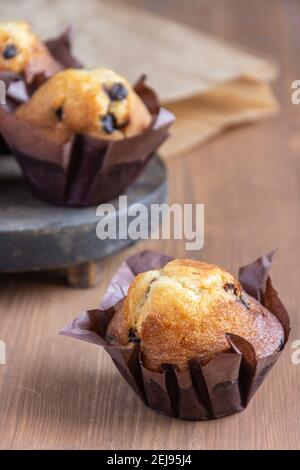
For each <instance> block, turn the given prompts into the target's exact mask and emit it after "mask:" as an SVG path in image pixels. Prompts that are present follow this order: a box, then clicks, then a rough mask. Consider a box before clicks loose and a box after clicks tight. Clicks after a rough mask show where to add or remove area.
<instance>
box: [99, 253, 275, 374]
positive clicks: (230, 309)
mask: <svg viewBox="0 0 300 470" xmlns="http://www.w3.org/2000/svg"><path fill="white" fill-rule="evenodd" d="M226 333H231V334H235V335H238V336H241V337H242V338H244V339H245V340H247V341H248V342H249V343H250V344H251V345H252V346H253V348H254V350H255V355H256V358H257V359H260V358H264V357H267V356H270V355H272V354H274V353H275V352H277V351H279V350H280V349H281V347H282V344H283V342H284V331H283V328H282V326H281V324H280V323H279V321H278V320H277V319H276V317H275V316H274V315H273V314H272V313H271V312H270V311H268V310H267V309H266V308H265V307H264V306H263V305H262V304H261V303H260V302H258V301H257V300H256V299H254V298H253V297H251V296H250V295H248V294H247V293H246V292H245V291H244V290H243V289H242V286H241V284H240V283H239V282H238V281H237V280H236V279H235V278H234V277H233V276H232V275H231V274H229V273H227V272H226V271H224V270H223V269H221V268H219V267H218V266H215V265H212V264H208V263H204V262H201V261H193V260H184V259H177V260H174V261H171V262H169V263H168V264H166V265H165V266H164V267H163V268H162V269H159V270H153V271H147V272H144V273H141V274H139V275H137V276H136V278H135V279H134V281H133V282H132V283H131V285H130V287H129V291H128V295H127V296H126V298H125V301H124V305H123V307H122V308H120V309H118V310H117V312H116V314H115V315H114V317H113V319H112V321H111V322H110V324H109V326H108V329H107V339H108V340H109V341H113V342H116V343H117V344H123V345H126V344H129V343H130V342H140V347H141V353H142V358H143V363H144V365H145V367H147V369H149V370H151V371H160V370H161V366H162V364H172V365H175V366H177V368H178V370H179V371H184V370H186V369H187V368H188V363H189V361H190V360H191V359H194V358H201V357H202V358H203V357H205V359H206V360H207V359H208V358H213V357H214V356H216V355H218V354H219V353H222V352H228V351H229V350H230V346H229V344H228V341H227V339H226Z"/></svg>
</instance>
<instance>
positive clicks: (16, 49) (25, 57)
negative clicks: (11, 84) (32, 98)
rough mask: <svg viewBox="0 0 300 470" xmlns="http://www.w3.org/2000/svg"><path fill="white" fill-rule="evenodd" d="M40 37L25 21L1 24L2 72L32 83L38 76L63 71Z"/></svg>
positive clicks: (0, 66)
mask: <svg viewBox="0 0 300 470" xmlns="http://www.w3.org/2000/svg"><path fill="white" fill-rule="evenodd" d="M61 69H62V67H61V65H60V64H59V63H58V62H57V61H56V60H55V59H54V58H53V57H52V55H51V54H50V52H49V50H48V49H47V47H46V46H45V44H44V43H43V41H42V40H41V39H39V37H38V36H37V35H36V34H34V32H33V31H32V29H31V26H30V25H29V23H27V22H25V21H5V22H0V72H12V73H15V74H18V75H21V76H24V77H25V78H26V81H27V83H30V82H31V81H32V80H33V79H34V77H35V76H36V75H38V74H39V73H42V72H45V70H46V71H47V73H48V74H49V75H53V74H54V73H56V72H58V71H59V70H61Z"/></svg>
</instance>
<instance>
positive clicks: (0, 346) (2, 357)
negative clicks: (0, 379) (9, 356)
mask: <svg viewBox="0 0 300 470" xmlns="http://www.w3.org/2000/svg"><path fill="white" fill-rule="evenodd" d="M5 364H6V345H5V343H4V341H0V366H1V365H3V366H4V365H5Z"/></svg>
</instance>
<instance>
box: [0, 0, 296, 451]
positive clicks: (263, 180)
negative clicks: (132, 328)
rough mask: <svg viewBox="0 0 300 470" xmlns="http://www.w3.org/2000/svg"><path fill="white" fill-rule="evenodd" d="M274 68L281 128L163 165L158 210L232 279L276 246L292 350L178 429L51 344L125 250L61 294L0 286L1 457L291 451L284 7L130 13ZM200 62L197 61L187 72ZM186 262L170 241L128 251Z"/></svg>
mask: <svg viewBox="0 0 300 470" xmlns="http://www.w3.org/2000/svg"><path fill="white" fill-rule="evenodd" d="M130 3H132V4H137V5H142V6H144V7H145V8H146V9H149V10H152V11H154V12H156V13H159V14H162V15H165V16H168V17H170V18H174V19H177V20H180V21H182V22H184V23H186V24H189V25H192V26H194V27H196V28H198V27H199V28H201V29H203V30H205V31H208V32H211V33H213V34H216V35H218V36H219V37H223V38H225V39H227V40H230V41H233V42H236V43H238V44H241V45H244V46H246V47H250V48H253V49H256V50H257V51H258V52H259V51H260V52H262V53H264V54H269V55H271V56H273V57H274V58H276V60H277V61H278V63H279V65H280V68H281V77H280V79H279V80H278V82H277V83H276V84H275V92H276V95H277V97H278V99H279V101H280V103H281V106H282V110H281V113H280V116H279V117H277V118H275V119H272V120H266V121H263V122H259V123H257V124H254V125H251V126H246V127H240V128H238V129H234V130H231V131H230V132H227V133H226V134H225V135H223V136H221V137H219V138H217V139H215V140H213V141H211V142H210V143H208V144H207V145H205V146H204V147H201V148H198V149H196V150H194V151H193V152H191V153H189V154H187V155H184V156H183V157H182V158H181V159H177V160H176V161H173V162H170V164H169V181H170V182H169V187H170V200H171V201H173V202H175V201H176V202H181V203H183V202H188V203H190V202H192V201H193V202H201V203H205V222H206V229H205V247H204V249H203V250H202V251H201V252H200V253H188V256H195V257H197V258H202V259H206V260H209V261H211V262H215V263H219V264H221V265H224V266H225V267H226V268H227V269H228V270H231V271H232V272H237V269H238V267H239V265H241V264H244V263H246V262H248V261H251V260H253V259H254V258H256V257H257V256H258V255H260V254H262V253H265V252H267V251H268V250H270V249H272V248H273V247H275V246H278V247H279V248H280V249H279V252H278V254H277V256H276V261H275V264H274V268H273V274H272V276H273V279H274V283H275V286H276V287H277V288H278V289H279V290H280V293H281V296H282V299H283V300H284V301H285V303H286V306H287V307H288V310H289V312H290V315H291V319H292V334H291V341H290V343H289V345H288V346H287V348H286V350H285V352H284V354H283V356H282V358H281V359H280V361H279V363H278V364H277V365H276V367H275V369H274V370H273V371H272V373H271V375H270V376H269V377H268V378H267V380H266V382H265V384H264V385H263V386H262V387H261V389H260V390H259V391H258V393H257V395H256V396H255V398H254V400H253V401H252V402H251V404H250V405H249V407H248V408H247V410H245V411H244V412H242V413H240V414H238V415H234V416H231V417H228V418H225V419H222V420H218V421H214V422H199V423H193V422H184V421H179V420H175V419H170V418H167V417H163V416H160V415H157V414H155V413H154V412H152V411H150V410H148V409H146V408H145V407H144V405H143V404H142V403H141V402H140V401H139V400H138V399H137V398H136V397H135V395H134V394H133V392H132V391H131V390H130V389H129V388H128V386H127V385H126V384H125V383H124V382H123V381H122V380H121V379H120V377H119V375H118V373H117V371H116V370H115V369H114V368H113V365H112V363H111V361H110V359H109V357H108V356H107V355H106V354H105V352H104V351H102V349H100V348H97V347H95V346H93V345H88V344H85V343H80V342H76V341H75V340H72V339H69V338H64V337H59V336H57V334H56V332H57V331H59V329H60V328H61V327H62V326H64V325H65V323H66V322H67V321H69V320H70V319H72V318H73V317H74V315H75V314H76V313H77V312H80V311H81V310H82V309H86V308H92V307H94V306H95V305H97V303H98V301H99V298H100V296H101V294H102V293H103V291H104V289H105V286H106V285H107V283H108V281H109V279H110V278H111V275H112V273H113V272H114V270H115V268H116V267H117V266H118V265H119V263H120V262H121V261H122V260H123V258H124V256H125V255H128V254H129V253H133V252H134V251H136V250H137V248H131V249H129V250H127V251H126V252H125V253H122V254H118V255H116V256H114V257H112V258H110V259H108V260H107V261H106V262H105V270H104V276H103V282H102V284H101V286H100V287H97V288H93V289H90V290H85V291H80V290H72V289H69V288H66V287H64V286H63V285H60V284H57V285H56V284H54V283H53V280H52V279H48V278H44V277H41V276H40V275H26V276H2V277H0V282H1V285H0V310H1V312H0V315H1V317H0V318H1V320H0V321H1V323H0V339H2V340H4V341H5V342H6V344H7V365H6V366H0V397H1V400H0V423H1V426H0V447H1V448H5V449H12V448H39V449H41V448H43V449H44V448H51V449H54V448H59V449H61V448H79V449H86V448H91V449H96V448H106V449H107V448H108V449H153V448H162V449H211V448H215V449H228V448H234V449H254V448H256V449H274V448H279V449H295V448H299V447H300V445H299V443H300V400H299V387H300V365H299V366H295V365H293V364H292V362H291V352H292V350H291V343H292V341H293V340H294V339H297V338H300V320H299V312H298V306H299V301H300V289H299V273H300V268H299V266H300V251H299V246H300V225H299V206H300V201H299V197H300V196H299V195H300V192H299V187H300V106H295V105H292V104H291V100H290V95H291V89H290V87H291V82H292V81H293V80H295V79H299V78H300V61H299V44H300V37H299V36H300V33H299V31H300V3H299V2H298V1H297V0H264V1H258V0H255V1H252V2H249V1H248V0H213V1H212V0H199V1H192V0H185V1H184V2H183V1H180V0H172V1H171V0H165V1H164V2H161V1H159V0H151V2H150V1H144V2H143V1H138V0H135V1H131V2H130ZM199 60H201V58H199ZM145 247H147V248H152V249H158V250H161V251H164V252H167V253H169V254H172V255H174V256H187V254H186V253H185V251H184V243H183V242H181V241H171V242H168V241H164V242H160V241H153V242H144V243H142V244H140V245H139V249H142V248H145Z"/></svg>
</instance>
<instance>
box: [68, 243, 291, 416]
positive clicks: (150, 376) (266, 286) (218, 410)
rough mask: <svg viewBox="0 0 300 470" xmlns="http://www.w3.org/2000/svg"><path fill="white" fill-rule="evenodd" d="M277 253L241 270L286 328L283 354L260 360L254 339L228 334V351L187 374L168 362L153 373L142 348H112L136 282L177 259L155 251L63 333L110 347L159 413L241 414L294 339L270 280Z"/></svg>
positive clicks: (130, 262)
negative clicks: (111, 336) (111, 330)
mask: <svg viewBox="0 0 300 470" xmlns="http://www.w3.org/2000/svg"><path fill="white" fill-rule="evenodd" d="M273 254H274V253H273V252H272V253H270V254H268V255H266V256H262V257H260V258H258V259H257V260H256V261H255V262H253V263H251V264H249V265H247V266H245V267H243V268H241V269H240V272H239V280H240V282H241V284H242V286H243V288H244V289H245V290H246V292H248V293H249V294H250V295H252V296H254V297H255V298H256V299H258V300H259V301H260V302H261V303H262V304H263V305H264V306H265V307H266V308H268V309H269V310H270V311H271V312H272V313H273V314H274V315H275V316H276V317H277V319H278V320H279V322H280V323H281V324H282V327H283V330H284V334H285V340H284V344H282V346H281V350H280V351H278V352H276V353H274V354H272V355H270V356H268V357H264V358H262V359H257V358H256V357H255V350H254V348H253V346H252V345H251V344H250V343H249V342H248V341H246V340H245V339H244V338H242V337H240V336H237V335H234V334H231V333H230V332H227V333H226V338H227V341H228V347H229V350H228V352H222V353H219V354H218V355H217V356H215V357H214V358H213V359H211V358H210V359H208V358H205V357H201V358H200V357H199V358H197V357H196V358H194V359H193V360H191V361H190V362H189V367H188V369H187V370H186V371H183V372H180V371H178V370H177V368H176V366H175V365H172V364H162V367H161V369H162V371H161V372H153V371H150V370H148V369H147V368H146V367H145V366H144V364H143V358H142V354H141V349H140V344H138V343H137V344H136V343H135V344H133V343H130V344H129V345H128V346H118V345H115V344H114V345H112V344H110V343H109V341H107V339H106V330H107V327H108V325H109V323H110V321H111V319H112V318H113V316H114V314H115V313H116V311H117V309H118V308H120V307H121V305H122V302H123V300H124V298H125V296H126V294H127V291H128V288H129V285H130V283H131V282H132V280H133V279H134V278H135V276H136V275H137V274H139V273H141V272H144V271H148V270H152V269H159V268H162V267H163V266H164V265H165V264H166V263H167V262H168V261H170V260H171V259H172V258H170V257H168V256H165V255H162V254H159V253H156V252H151V251H145V252H142V253H139V254H136V255H133V256H132V257H130V258H128V259H127V260H126V261H125V262H124V263H123V264H122V265H121V266H120V268H119V269H118V270H117V272H116V274H115V276H114V277H113V279H112V281H111V283H110V284H109V286H108V289H107V291H106V294H105V295H104V297H103V299H102V301H101V304H100V307H99V309H96V310H89V311H86V312H84V313H82V314H81V315H80V316H78V317H77V318H75V320H73V321H72V322H71V323H70V324H69V325H67V326H66V327H65V328H64V329H63V330H62V331H61V334H62V335H65V336H70V337H73V338H76V339H81V340H83V341H87V342H89V343H94V344H97V345H99V346H102V347H104V349H105V350H106V351H107V353H108V354H109V355H110V357H111V359H112V360H113V362H114V364H115V366H116V367H117V369H118V370H119V372H120V374H121V375H122V376H123V378H124V379H125V380H126V382H127V383H128V384H129V385H130V386H131V387H132V389H133V390H134V391H135V393H136V394H137V395H138V396H139V397H140V398H141V400H142V401H143V402H144V403H145V405H147V406H148V407H150V408H152V409H153V410H155V411H157V412H159V413H162V414H165V415H168V416H172V417H176V418H180V419H186V420H209V419H216V418H222V417H224V416H228V415H231V414H234V413H237V412H239V411H242V410H243V409H245V408H246V407H247V405H248V403H249V401H250V400H251V398H252V396H253V395H254V393H255V392H256V390H257V389H258V387H259V386H260V385H261V384H262V382H263V381H264V379H265V377H266V376H267V374H268V373H269V372H270V370H271V368H272V367H273V365H274V364H275V362H276V361H277V359H278V358H279V356H280V354H281V351H282V350H283V349H284V346H285V344H286V342H287V340H288V337H289V332H290V321H289V316H288V313H287V311H286V309H285V307H284V306H283V304H282V302H281V300H280V298H279V296H278V294H277V292H276V290H275V289H274V287H273V285H272V281H271V278H270V276H269V270H270V267H271V263H272V257H273Z"/></svg>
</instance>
